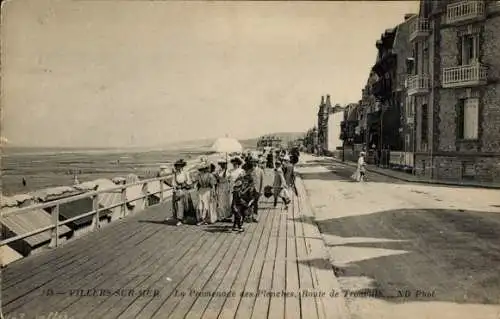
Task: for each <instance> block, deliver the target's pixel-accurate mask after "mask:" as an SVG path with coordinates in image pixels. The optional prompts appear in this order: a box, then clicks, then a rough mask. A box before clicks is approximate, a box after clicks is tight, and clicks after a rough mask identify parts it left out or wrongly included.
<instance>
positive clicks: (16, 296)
mask: <svg viewBox="0 0 500 319" xmlns="http://www.w3.org/2000/svg"><path fill="white" fill-rule="evenodd" d="M155 226H156V227H155ZM157 231H159V229H158V226H157V225H147V226H145V229H143V230H142V231H138V232H135V233H133V234H132V235H131V236H130V237H128V238H126V239H125V241H124V242H123V243H125V244H124V245H117V244H116V242H115V243H110V248H111V247H115V249H114V250H111V249H104V250H102V251H100V252H98V253H97V254H95V255H94V256H91V257H89V256H86V257H84V258H83V260H82V261H78V260H76V261H75V262H74V263H72V264H70V265H66V266H65V267H64V268H61V269H58V270H54V269H50V268H49V269H47V273H46V277H42V276H38V277H37V278H36V280H29V281H23V282H22V283H21V284H20V285H17V286H16V287H15V288H14V290H15V293H11V294H9V295H7V297H10V298H9V299H8V302H7V303H5V309H6V310H7V311H13V310H16V309H19V307H21V306H23V305H26V304H27V303H28V300H29V301H34V302H37V300H40V293H41V291H40V288H41V287H42V286H44V289H47V288H51V287H54V286H56V284H57V283H58V282H61V281H62V282H64V281H67V280H70V279H73V277H74V276H77V275H82V273H83V274H88V273H92V272H95V271H96V270H98V269H100V268H101V267H103V266H104V265H105V264H106V263H107V262H112V261H114V259H112V258H115V257H119V256H120V255H122V257H123V258H122V259H121V260H123V259H125V260H126V256H123V255H124V252H127V251H128V250H129V249H130V248H131V247H133V246H135V245H136V244H137V239H144V240H145V239H147V238H150V237H151V236H152V235H154V233H155V232H157ZM21 297H22V298H21ZM52 298H55V297H52Z"/></svg>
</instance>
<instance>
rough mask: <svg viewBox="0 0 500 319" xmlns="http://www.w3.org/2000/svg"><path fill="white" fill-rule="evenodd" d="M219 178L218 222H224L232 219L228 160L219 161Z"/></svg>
mask: <svg viewBox="0 0 500 319" xmlns="http://www.w3.org/2000/svg"><path fill="white" fill-rule="evenodd" d="M218 164H219V169H218V171H217V172H216V176H217V220H219V221H224V220H227V219H230V218H231V201H230V196H231V191H230V188H229V174H228V169H227V160H226V159H221V160H219V163H218Z"/></svg>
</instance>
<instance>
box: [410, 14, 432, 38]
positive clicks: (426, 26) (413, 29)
mask: <svg viewBox="0 0 500 319" xmlns="http://www.w3.org/2000/svg"><path fill="white" fill-rule="evenodd" d="M430 30H431V27H430V22H429V20H427V19H423V18H416V19H414V20H413V22H412V23H411V24H410V41H412V40H414V39H416V38H417V37H420V36H427V35H429V32H430Z"/></svg>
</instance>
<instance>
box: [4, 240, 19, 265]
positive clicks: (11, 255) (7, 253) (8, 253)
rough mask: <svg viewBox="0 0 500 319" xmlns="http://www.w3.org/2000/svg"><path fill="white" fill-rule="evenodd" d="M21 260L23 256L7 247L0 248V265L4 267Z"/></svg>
mask: <svg viewBox="0 0 500 319" xmlns="http://www.w3.org/2000/svg"><path fill="white" fill-rule="evenodd" d="M21 258H23V256H22V255H21V254H20V253H18V252H17V251H15V250H14V249H12V248H10V247H9V246H8V245H5V246H1V247H0V265H2V266H5V265H8V264H10V263H11V262H14V261H16V260H18V259H21Z"/></svg>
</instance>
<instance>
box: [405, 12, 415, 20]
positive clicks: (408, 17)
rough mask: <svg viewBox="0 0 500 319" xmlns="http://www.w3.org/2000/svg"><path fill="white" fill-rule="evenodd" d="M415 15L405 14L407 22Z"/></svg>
mask: <svg viewBox="0 0 500 319" xmlns="http://www.w3.org/2000/svg"><path fill="white" fill-rule="evenodd" d="M414 15H415V13H407V14H405V21H406V20H408V19H410V18H411V17H413V16H414Z"/></svg>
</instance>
